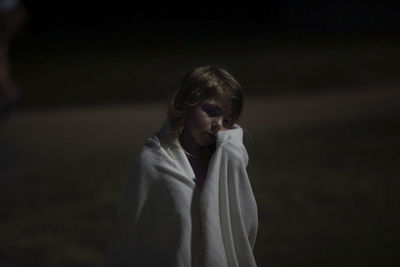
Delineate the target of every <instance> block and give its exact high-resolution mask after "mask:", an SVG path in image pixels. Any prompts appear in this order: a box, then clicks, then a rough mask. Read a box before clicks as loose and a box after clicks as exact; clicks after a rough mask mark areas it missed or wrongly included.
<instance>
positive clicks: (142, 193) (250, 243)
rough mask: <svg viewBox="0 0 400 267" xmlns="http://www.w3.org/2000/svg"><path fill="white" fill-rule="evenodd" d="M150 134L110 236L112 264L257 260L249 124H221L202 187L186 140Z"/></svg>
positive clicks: (210, 264)
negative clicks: (172, 141) (168, 141)
mask: <svg viewBox="0 0 400 267" xmlns="http://www.w3.org/2000/svg"><path fill="white" fill-rule="evenodd" d="M162 134H163V130H160V132H158V134H156V135H154V136H153V137H152V138H149V139H148V140H147V142H146V144H145V146H144V147H143V148H142V150H141V151H140V152H139V154H138V155H137V157H136V159H135V163H134V166H133V168H132V172H131V174H130V176H129V179H128V182H127V186H126V188H125V193H124V197H123V201H122V205H121V209H120V214H119V218H118V221H117V224H116V226H115V229H114V232H113V234H112V237H111V242H110V247H109V252H108V255H107V261H106V265H109V266H145V267H146V266H182V267H187V266H201V267H203V266H204V267H214V266H215V267H224V266H256V263H255V260H254V256H253V248H254V244H255V239H256V234H257V227H258V220H257V206H256V202H255V199H254V195H253V192H252V189H251V185H250V182H249V179H248V176H247V172H246V167H247V163H248V155H247V152H246V149H245V147H244V145H243V142H242V139H243V131H242V129H241V128H240V126H238V125H235V126H234V128H233V129H231V130H227V131H221V132H219V133H218V136H217V144H216V150H215V152H214V154H213V156H212V158H211V160H210V164H209V168H208V172H207V177H206V180H205V183H204V185H203V188H202V190H201V191H200V190H199V187H198V186H196V183H195V174H194V172H193V169H192V168H191V165H190V163H189V161H188V159H187V156H186V154H185V152H184V151H183V150H182V148H180V147H179V145H174V146H171V147H170V149H168V150H169V151H167V150H165V149H164V148H163V147H162V146H161V144H160V138H159V137H160V136H162Z"/></svg>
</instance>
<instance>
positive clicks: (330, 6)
mask: <svg viewBox="0 0 400 267" xmlns="http://www.w3.org/2000/svg"><path fill="white" fill-rule="evenodd" d="M26 7H27V10H28V14H29V20H28V21H27V24H26V25H25V28H24V31H23V32H22V33H20V34H19V35H18V36H17V38H16V40H14V43H13V46H12V50H11V59H12V64H13V67H14V74H13V75H14V77H15V79H16V80H17V81H18V82H19V83H20V85H21V88H23V91H24V94H23V98H22V103H21V104H22V105H23V106H37V105H40V106H48V105H60V104H88V103H91V104H93V103H111V102H112V103H115V102H121V101H123V102H137V101H140V100H146V101H148V100H155V99H165V98H166V97H167V96H168V93H169V92H170V91H171V90H173V89H172V88H175V87H176V84H177V81H178V80H179V79H180V78H181V76H182V73H185V72H187V70H188V69H191V68H192V67H194V66H197V65H200V64H224V65H226V67H228V68H229V69H230V71H232V72H233V73H234V74H235V75H238V78H239V80H241V81H242V83H243V86H244V87H245V88H246V89H247V91H248V93H249V94H282V93H291V92H310V91H321V90H326V88H328V87H336V88H338V87H341V88H344V87H349V86H357V85H365V84H374V83H382V82H384V83H385V82H393V80H396V79H397V76H398V75H397V70H398V67H399V64H398V63H397V59H398V58H399V55H398V53H397V44H398V40H399V37H398V36H399V34H398V33H399V29H400V22H399V19H398V13H399V11H400V4H399V3H396V2H394V1H379V2H378V1H376V2H371V1H369V2H361V1H335V2H332V3H326V2H320V1H307V2H306V3H302V2H298V1H267V2H266V3H257V2H255V3H250V2H249V3H247V2H239V3H235V2H196V3H190V4H189V3H188V2H157V1H153V2H152V1H148V2H135V3H129V4H128V3H124V2H118V3H111V2H106V3H100V2H99V3H94V2H92V1H84V2H82V3H79V4H75V5H71V4H70V3H67V2H63V1H61V2H51V1H34V2H33V1H27V2H26ZM259 62H263V63H262V64H261V63H259ZM172 63H176V64H172ZM44 64H47V65H44ZM249 69H251V70H252V71H251V72H250V71H245V72H243V71H242V70H249ZM153 73H154V74H156V76H157V78H154V76H153V77H151V76H152V75H153ZM265 78H267V79H265ZM143 87H146V90H137V89H138V88H143ZM109 88H113V90H112V93H110V89H109ZM134 88H136V90H135V89H134Z"/></svg>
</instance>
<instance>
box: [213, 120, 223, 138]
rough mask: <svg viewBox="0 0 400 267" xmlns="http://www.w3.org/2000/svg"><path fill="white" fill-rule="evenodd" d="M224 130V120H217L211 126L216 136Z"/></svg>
mask: <svg viewBox="0 0 400 267" xmlns="http://www.w3.org/2000/svg"><path fill="white" fill-rule="evenodd" d="M221 129H222V119H216V120H214V121H213V122H212V124H211V130H212V131H213V133H214V134H216V133H217V132H219V131H220V130H221Z"/></svg>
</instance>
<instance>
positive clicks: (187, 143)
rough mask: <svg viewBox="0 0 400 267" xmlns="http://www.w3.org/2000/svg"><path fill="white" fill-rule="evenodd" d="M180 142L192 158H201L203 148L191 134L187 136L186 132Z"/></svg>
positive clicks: (180, 137)
mask: <svg viewBox="0 0 400 267" xmlns="http://www.w3.org/2000/svg"><path fill="white" fill-rule="evenodd" d="M179 142H180V143H181V146H182V147H183V149H185V151H186V152H188V153H189V154H190V155H191V156H193V157H199V156H200V149H201V146H200V145H199V144H197V143H196V141H195V140H194V139H193V138H192V137H191V136H190V134H187V133H186V132H185V130H184V131H183V132H182V134H181V135H180V136H179Z"/></svg>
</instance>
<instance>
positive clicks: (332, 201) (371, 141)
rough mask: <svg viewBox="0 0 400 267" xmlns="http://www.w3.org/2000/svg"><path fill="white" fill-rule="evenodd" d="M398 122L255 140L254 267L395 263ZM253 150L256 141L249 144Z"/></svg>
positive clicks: (399, 249)
mask: <svg viewBox="0 0 400 267" xmlns="http://www.w3.org/2000/svg"><path fill="white" fill-rule="evenodd" d="M398 125H399V119H398V118H395V119H389V120H382V121H380V120H379V121H360V122H356V123H351V124H350V123H348V124H343V125H326V126H321V127H318V128H314V129H299V130H297V131H295V132H291V133H282V134H268V133H265V135H257V136H256V137H255V140H263V141H262V143H261V144H253V147H251V146H250V153H251V154H252V155H253V156H252V157H253V167H252V168H250V170H249V173H250V175H251V176H252V177H253V185H254V191H255V194H256V197H257V200H258V204H259V208H260V232H259V242H258V243H257V247H256V256H257V259H258V262H259V263H261V264H260V266H270V265H272V266H275V265H276V266H294V265H295V266H298V265H300V266H397V265H398V264H399V263H400V257H399V256H398V255H400V244H399V243H398V240H399V237H400V231H399V230H398V229H397V227H396V225H398V224H399V223H400V213H399V204H398V203H400V202H399V200H400V198H399V197H398V193H397V192H398V190H399V189H400V183H399V182H398V179H397V178H398V173H399V166H400V154H399V151H400V142H399V140H398V138H397V136H398V134H399V133H400V129H399V127H398ZM254 143H256V142H254Z"/></svg>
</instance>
